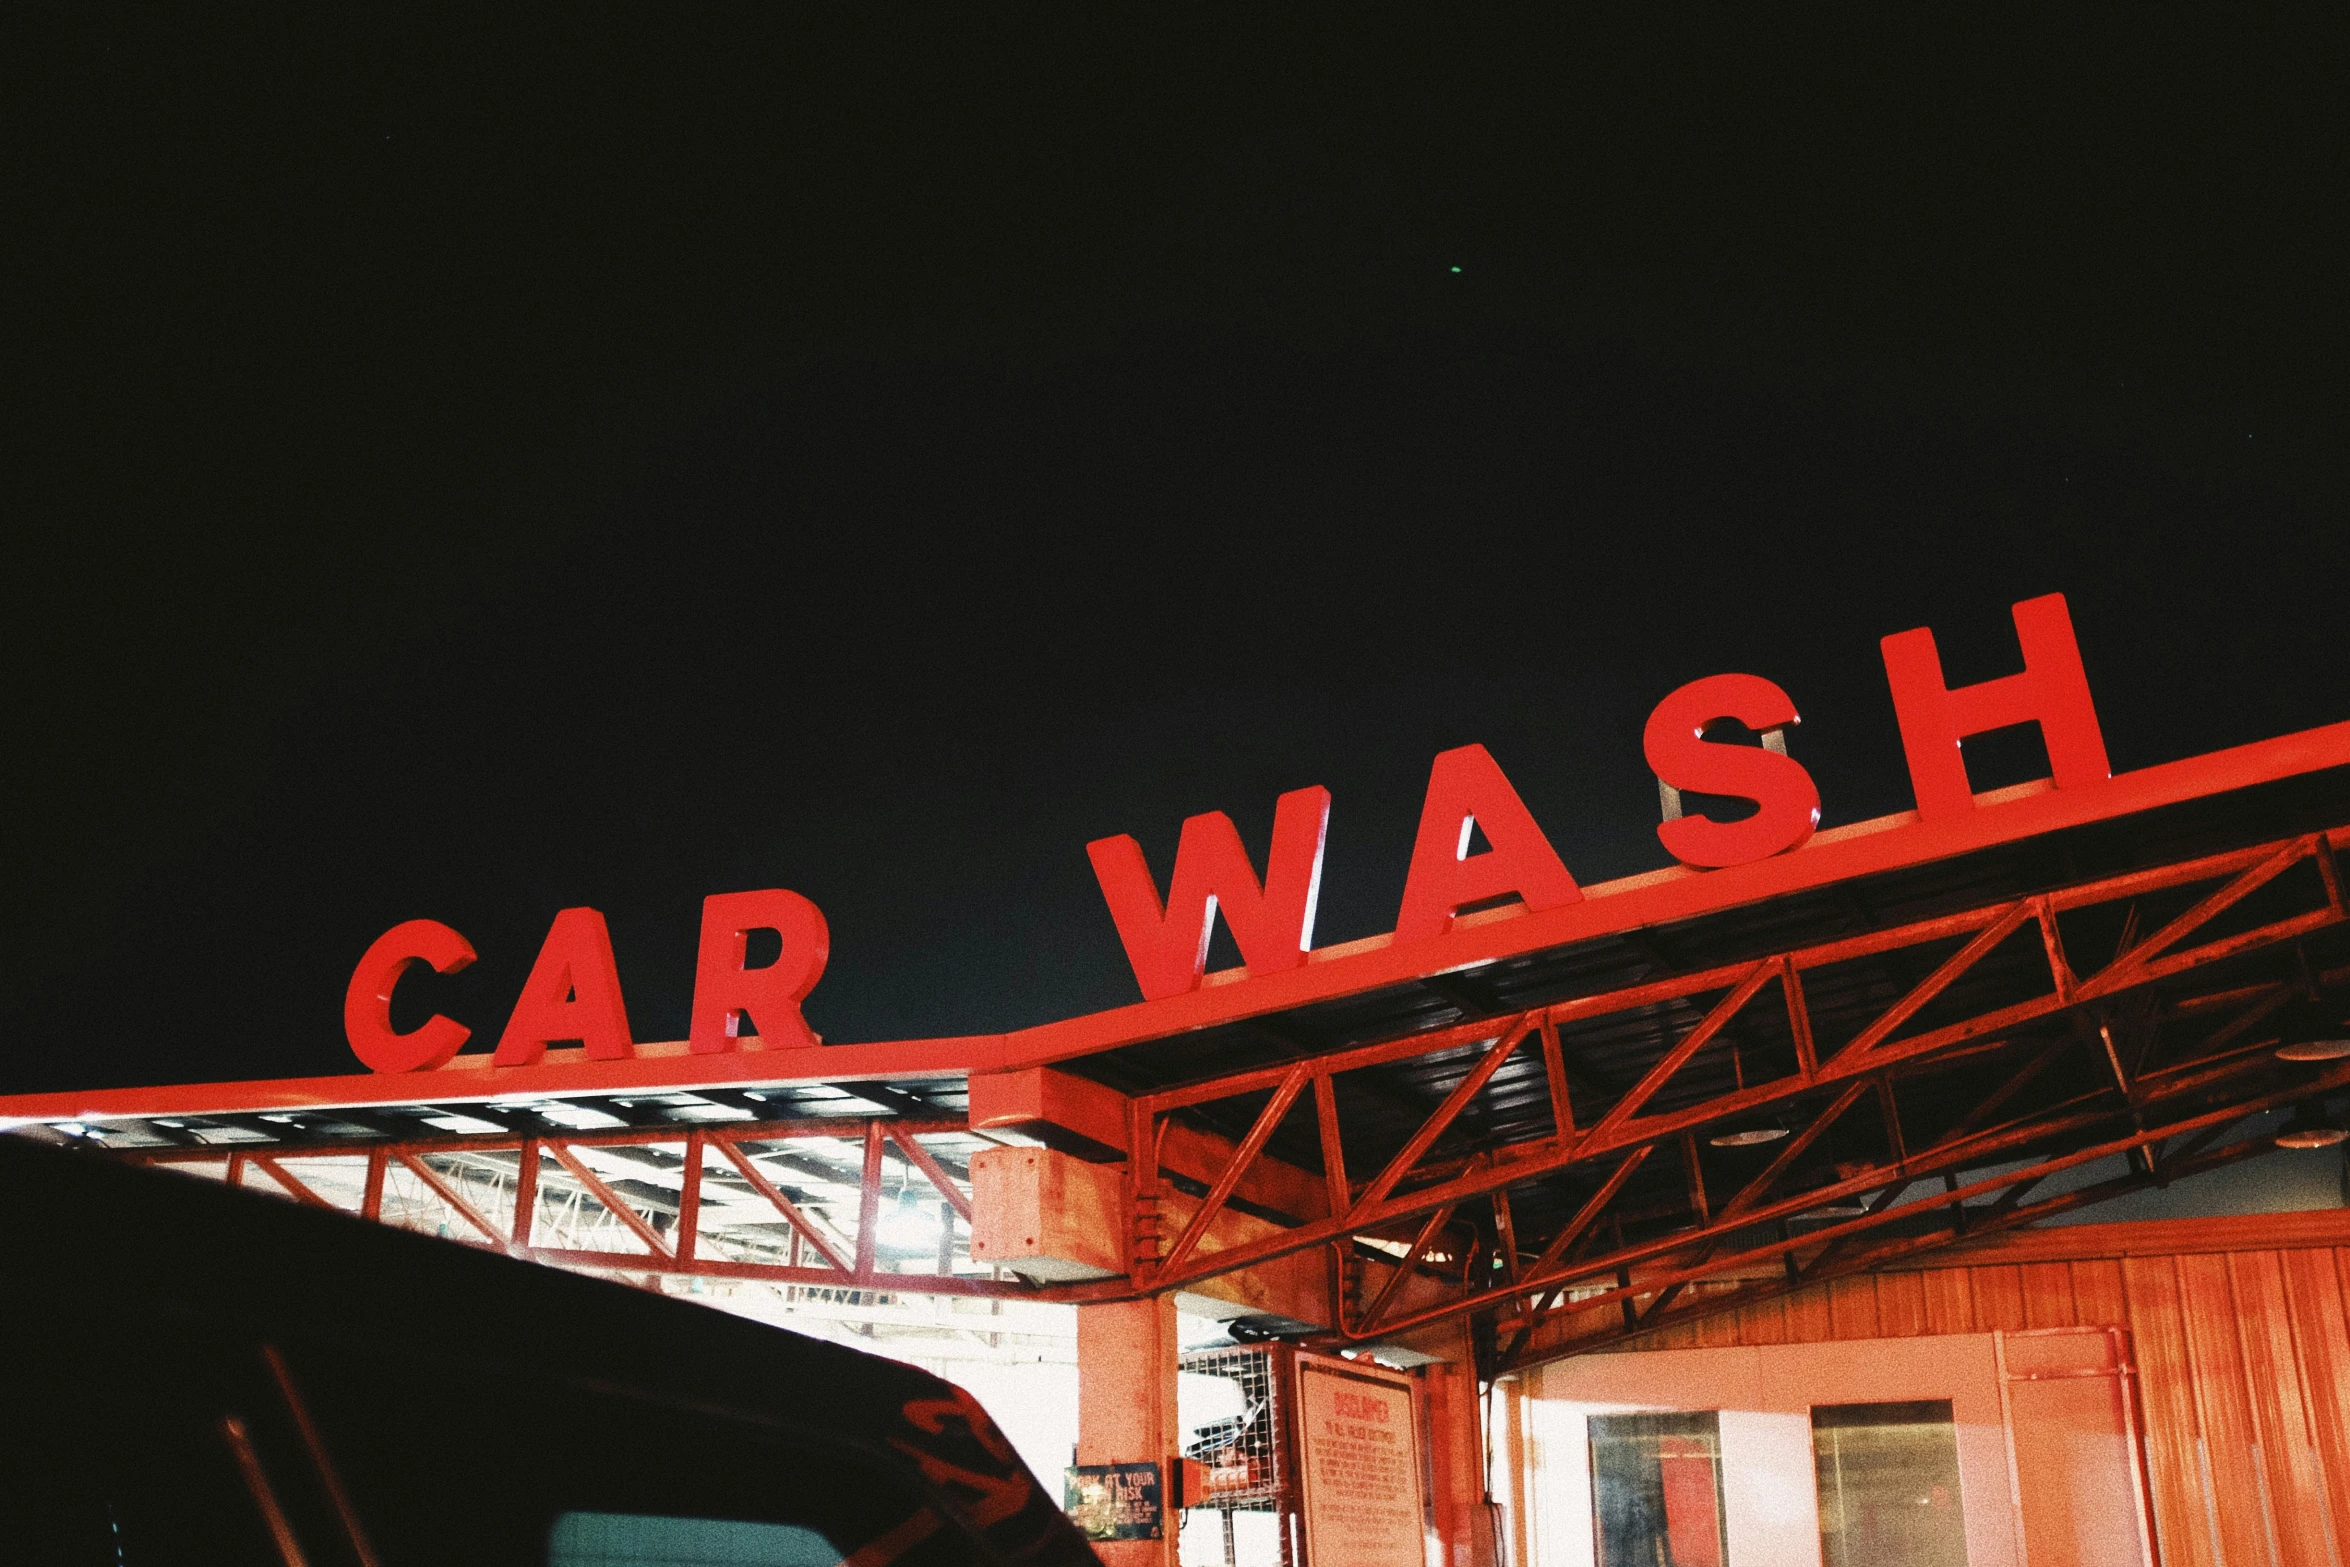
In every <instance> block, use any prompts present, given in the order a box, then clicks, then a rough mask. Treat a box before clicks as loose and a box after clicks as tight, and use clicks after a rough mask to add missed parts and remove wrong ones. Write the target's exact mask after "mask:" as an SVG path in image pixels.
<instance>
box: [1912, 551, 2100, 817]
mask: <svg viewBox="0 0 2350 1567" xmlns="http://www.w3.org/2000/svg"><path fill="white" fill-rule="evenodd" d="M2015 635H2016V640H2017V641H2018V642H2020V643H2022V644H2023V649H2024V672H2023V673H2022V674H2020V675H2008V676H2005V677H2003V678H2001V679H1998V680H1986V681H1984V682H1983V683H1982V684H1981V685H1977V686H1966V687H1962V688H1961V689H1959V690H1956V691H1952V690H1950V689H1948V688H1947V687H1945V686H1944V685H1943V683H1942V657H1941V654H1940V653H1939V652H1938V651H1936V649H1935V647H1934V633H1933V632H1931V631H1929V630H1927V629H1925V628H1923V627H1920V628H1919V629H1918V630H1916V631H1903V632H1900V633H1897V634H1896V635H1893V636H1889V637H1887V638H1886V639H1885V640H1884V643H1883V644H1882V645H1883V647H1884V650H1885V679H1886V682H1887V683H1888V684H1889V685H1891V686H1892V688H1893V713H1894V716H1895V717H1896V718H1898V719H1900V721H1901V748H1902V750H1903V751H1905V752H1907V753H1908V756H1909V781H1910V788H1911V789H1912V790H1913V791H1914V792H1915V793H1916V795H1917V802H1918V819H1919V820H1921V821H1929V822H1931V821H1939V820H1941V819H1943V818H1944V817H1949V816H1957V815H1960V814H1962V813H1964V812H1967V811H1971V810H1973V809H1974V808H1975V796H1974V791H1973V790H1972V789H1971V788H1970V787H1969V786H1968V784H1967V775H1966V759H1965V758H1964V757H1963V756H1961V755H1960V754H1959V744H1960V742H1961V741H1963V740H1965V739H1966V737H1967V736H1968V735H1979V734H1982V733H1983V732H1985V731H1986V730H1991V729H2005V728H2006V727H2007V726H2009V725H2010V724H2029V723H2037V724H2038V725H2039V726H2040V741H2041V743H2042V744H2043V745H2045V746H2046V747H2047V748H2048V765H2049V768H2050V770H2051V771H2052V772H2054V773H2055V774H2056V787H2057V788H2059V789H2077V788H2079V787H2081V786H2082V785H2084V784H2096V783H2103V782H2105V780H2106V779H2108V778H2110V777H2112V776H2113V770H2112V768H2111V766H2110V765H2109V764H2108V763H2107V762H2106V759H2105V736H2104V735H2103V734H2102V733H2101V732H2100V731H2099V730H2098V728H2097V708H2096V706H2095V704H2093V703H2092V702H2091V701H2090V700H2089V677H2088V676H2087V675H2086V674H2084V673H2083V672H2082V670H2081V649H2080V646H2079V644H2077V643H2076V642H2074V641H2073V621H2072V616H2070V615H2068V614H2066V613H2065V607H2064V595H2063V594H2061V593H2050V594H2048V595H2046V596H2045V597H2042V598H2036V599H2026V600H2024V601H2023V602H2022V603H2021V604H2018V605H2016V606H2015Z"/></svg>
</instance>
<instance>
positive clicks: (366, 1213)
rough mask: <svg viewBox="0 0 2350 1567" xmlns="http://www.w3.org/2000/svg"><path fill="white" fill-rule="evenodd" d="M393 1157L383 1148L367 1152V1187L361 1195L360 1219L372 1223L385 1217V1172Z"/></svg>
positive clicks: (371, 1149)
mask: <svg viewBox="0 0 2350 1567" xmlns="http://www.w3.org/2000/svg"><path fill="white" fill-rule="evenodd" d="M391 1162H392V1156H391V1155H390V1154H389V1153H388V1152H386V1151H385V1150H383V1149H381V1148H370V1149H369V1150H367V1185H366V1187H365V1188H364V1189H363V1190H362V1191H361V1192H360V1194H359V1217H361V1218H362V1219H367V1220H370V1221H373V1220H379V1219H381V1218H382V1217H383V1216H384V1171H385V1168H386V1167H387V1166H389V1165H390V1164H391Z"/></svg>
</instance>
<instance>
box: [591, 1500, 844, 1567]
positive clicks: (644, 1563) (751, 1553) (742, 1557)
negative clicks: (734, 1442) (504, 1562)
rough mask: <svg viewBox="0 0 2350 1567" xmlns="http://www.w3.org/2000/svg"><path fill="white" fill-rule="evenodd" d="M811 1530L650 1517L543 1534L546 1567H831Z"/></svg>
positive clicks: (829, 1552)
mask: <svg viewBox="0 0 2350 1567" xmlns="http://www.w3.org/2000/svg"><path fill="white" fill-rule="evenodd" d="M840 1559H841V1553H840V1552H839V1551H838V1550H837V1549H835V1548H834V1546H833V1545H832V1542H831V1541H829V1540H827V1539H825V1538H824V1536H823V1535H821V1534H818V1533H817V1532H816V1531H815V1530H813V1529H807V1528H802V1527H800V1526H799V1525H796V1524H784V1523H739V1522H736V1521H735V1520H732V1519H725V1518H670V1517H665V1516H661V1515H658V1514H652V1513H578V1512H573V1513H565V1514H563V1515H562V1516H561V1517H560V1518H557V1519H556V1520H555V1527H554V1528H553V1529H551V1530H549V1531H548V1533H547V1567H833V1564H834V1563H836V1562H838V1561H839V1560H840Z"/></svg>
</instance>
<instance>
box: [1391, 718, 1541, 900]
mask: <svg viewBox="0 0 2350 1567" xmlns="http://www.w3.org/2000/svg"><path fill="white" fill-rule="evenodd" d="M1471 828H1480V829H1482V830H1483V831H1484V833H1485V841H1486V842H1488V843H1490V844H1491V845H1493V847H1492V848H1490V849H1488V850H1486V851H1485V852H1484V853H1482V854H1477V855H1472V854H1470V853H1469V833H1470V829H1471ZM1509 892H1514V893H1516V894H1517V895H1518V896H1519V897H1520V898H1522V899H1524V900H1525V903H1526V907H1527V908H1528V909H1536V910H1539V909H1555V908H1557V907H1559V906H1560V905H1561V904H1566V903H1581V902H1582V901H1583V889H1582V888H1580V887H1578V886H1576V885H1575V878H1574V877H1572V876H1570V875H1568V874H1567V868H1566V866H1564V865H1563V864H1561V863H1560V862H1559V857H1558V851H1557V850H1555V849H1553V848H1552V847H1551V846H1550V840H1549V839H1548V838H1545V837H1543V836H1542V829H1541V828H1539V827H1537V826H1535V825H1534V817H1533V814H1532V813H1531V812H1529V811H1528V810H1527V809H1526V805H1525V802H1524V801H1522V800H1520V799H1519V798H1518V791H1517V790H1515V789H1513V788H1511V787H1510V781H1509V780H1508V779H1507V778H1504V777H1503V776H1502V773H1501V766H1500V764H1499V763H1497V762H1495V761H1494V759H1493V756H1492V753H1491V752H1489V751H1487V750H1486V749H1485V747H1483V746H1481V745H1464V746H1462V747H1461V748H1460V749H1459V750H1457V751H1446V752H1445V753H1444V754H1442V755H1441V756H1439V757H1437V758H1436V765H1435V766H1434V767H1433V768H1431V769H1430V770H1429V773H1428V803H1427V804H1425V805H1423V806H1421V807H1420V836H1419V839H1418V841H1417V842H1415V843H1414V844H1413V845H1412V869H1411V873H1410V874H1409V875H1408V876H1406V877H1405V878H1404V884H1403V908H1402V910H1401V911H1400V912H1398V913H1397V915H1396V917H1395V939H1396V940H1398V941H1416V940H1418V939H1419V938H1420V937H1422V936H1441V935H1443V934H1444V933H1445V932H1446V931H1448V930H1450V929H1451V928H1452V918H1453V916H1454V915H1455V914H1456V913H1458V912H1459V911H1460V909H1461V907H1462V905H1464V904H1470V903H1481V902H1483V901H1484V900H1485V899H1487V898H1498V897H1500V896H1501V895H1502V894H1504V893H1509Z"/></svg>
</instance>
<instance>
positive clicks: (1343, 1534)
mask: <svg viewBox="0 0 2350 1567" xmlns="http://www.w3.org/2000/svg"><path fill="white" fill-rule="evenodd" d="M1297 1409H1298V1436H1299V1445H1300V1446H1301V1447H1302V1448H1303V1450H1304V1451H1303V1457H1304V1462H1303V1463H1302V1464H1301V1465H1300V1466H1299V1467H1300V1468H1301V1469H1302V1470H1303V1471H1304V1474H1303V1478H1304V1480H1305V1518H1306V1561H1307V1563H1308V1564H1309V1567H1424V1563H1425V1560H1426V1550H1427V1547H1426V1543H1425V1540H1424V1538H1423V1535H1422V1528H1421V1508H1420V1444H1419V1433H1418V1427H1417V1426H1416V1424H1415V1423H1414V1421H1413V1418H1412V1388H1411V1384H1410V1383H1409V1382H1406V1381H1404V1380H1403V1379H1401V1378H1394V1379H1390V1378H1387V1377H1383V1376H1376V1375H1372V1374H1368V1373H1366V1372H1362V1371H1357V1370H1355V1369H1354V1368H1353V1367H1351V1366H1345V1365H1344V1363H1343V1362H1341V1363H1339V1364H1338V1365H1332V1364H1330V1363H1328V1362H1322V1361H1313V1360H1306V1359H1302V1358H1301V1359H1300V1361H1299V1362H1298V1405H1297Z"/></svg>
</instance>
